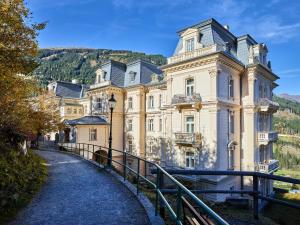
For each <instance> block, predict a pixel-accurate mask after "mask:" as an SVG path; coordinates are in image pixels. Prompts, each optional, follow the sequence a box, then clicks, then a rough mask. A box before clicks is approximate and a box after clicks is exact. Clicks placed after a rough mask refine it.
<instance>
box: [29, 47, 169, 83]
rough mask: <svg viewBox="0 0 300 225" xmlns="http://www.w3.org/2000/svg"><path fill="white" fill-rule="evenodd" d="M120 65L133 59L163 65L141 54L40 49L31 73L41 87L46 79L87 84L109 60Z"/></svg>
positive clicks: (160, 60)
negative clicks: (76, 81)
mask: <svg viewBox="0 0 300 225" xmlns="http://www.w3.org/2000/svg"><path fill="white" fill-rule="evenodd" d="M109 59H112V60H116V61H120V62H124V63H128V62H131V61H134V60H136V59H145V60H148V61H150V62H152V63H154V64H156V65H158V66H160V65H164V64H165V63H166V58H165V57H164V56H162V55H146V54H145V53H141V52H132V51H127V50H124V51H123V50H109V49H84V48H57V49H41V50H39V53H38V56H37V59H36V61H37V63H38V65H39V66H38V67H37V68H36V69H35V71H34V72H33V75H35V76H37V78H38V80H39V81H40V83H41V84H42V85H43V86H44V85H46V84H47V83H48V82H49V81H50V80H52V79H55V80H64V81H71V80H72V79H74V78H76V79H78V80H79V82H82V83H85V84H91V83H92V82H93V81H94V78H95V71H96V70H97V68H99V66H100V64H101V63H103V62H105V61H107V60H109Z"/></svg>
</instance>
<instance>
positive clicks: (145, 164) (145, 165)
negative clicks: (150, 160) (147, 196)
mask: <svg viewBox="0 0 300 225" xmlns="http://www.w3.org/2000/svg"><path fill="white" fill-rule="evenodd" d="M144 167H145V168H144V170H145V178H147V162H146V161H144Z"/></svg>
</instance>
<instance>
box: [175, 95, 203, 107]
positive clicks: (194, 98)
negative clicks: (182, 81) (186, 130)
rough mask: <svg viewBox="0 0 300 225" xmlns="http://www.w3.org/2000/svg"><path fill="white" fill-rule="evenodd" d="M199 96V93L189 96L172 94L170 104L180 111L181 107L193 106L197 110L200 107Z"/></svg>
mask: <svg viewBox="0 0 300 225" xmlns="http://www.w3.org/2000/svg"><path fill="white" fill-rule="evenodd" d="M201 101H202V100H201V96H200V94H196V93H195V94H193V95H191V96H186V95H182V94H178V95H174V96H173V98H172V105H173V106H176V108H177V109H178V110H179V111H181V109H182V108H190V107H193V108H195V109H197V110H199V109H201V107H202V105H201Z"/></svg>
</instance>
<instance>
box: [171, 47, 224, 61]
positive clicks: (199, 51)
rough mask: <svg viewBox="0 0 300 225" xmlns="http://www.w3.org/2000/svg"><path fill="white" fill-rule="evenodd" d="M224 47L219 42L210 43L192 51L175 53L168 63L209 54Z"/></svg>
mask: <svg viewBox="0 0 300 225" xmlns="http://www.w3.org/2000/svg"><path fill="white" fill-rule="evenodd" d="M221 50H223V48H222V47H221V46H219V45H217V44H214V45H210V46H207V47H204V48H199V49H195V50H193V51H190V52H184V53H181V54H178V55H174V56H172V57H170V58H168V64H171V63H177V62H181V61H184V60H187V59H192V58H195V57H198V56H203V55H208V54H211V53H214V52H217V51H221Z"/></svg>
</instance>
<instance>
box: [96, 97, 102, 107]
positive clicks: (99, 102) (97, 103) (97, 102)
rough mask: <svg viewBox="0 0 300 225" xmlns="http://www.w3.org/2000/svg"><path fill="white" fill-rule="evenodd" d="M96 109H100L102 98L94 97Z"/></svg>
mask: <svg viewBox="0 0 300 225" xmlns="http://www.w3.org/2000/svg"><path fill="white" fill-rule="evenodd" d="M96 109H102V99H101V98H96Z"/></svg>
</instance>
